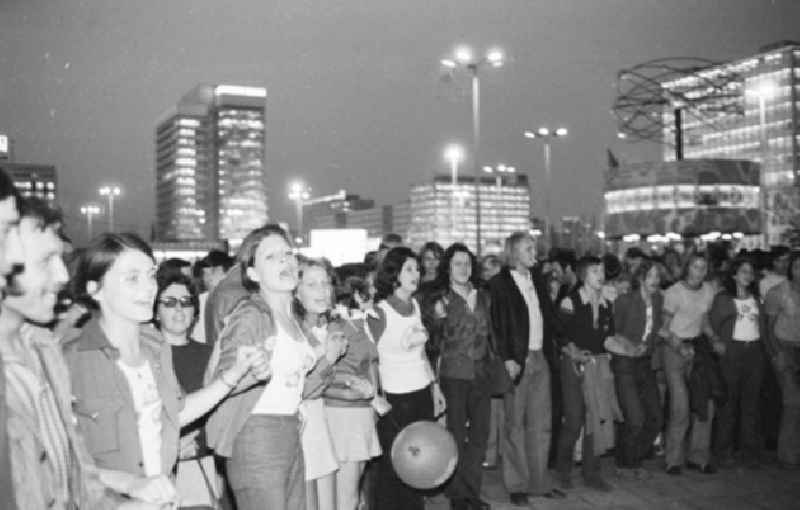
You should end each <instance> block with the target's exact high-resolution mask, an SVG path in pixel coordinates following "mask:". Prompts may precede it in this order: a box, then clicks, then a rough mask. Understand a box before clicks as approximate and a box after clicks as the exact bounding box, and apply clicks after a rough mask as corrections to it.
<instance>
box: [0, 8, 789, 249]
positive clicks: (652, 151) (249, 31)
mask: <svg viewBox="0 0 800 510" xmlns="http://www.w3.org/2000/svg"><path fill="white" fill-rule="evenodd" d="M798 20H800V1H799V0H547V1H545V0H513V1H511V0H508V1H502V0H409V1H405V2H403V1H397V0H393V1H387V0H361V1H355V0H322V1H308V0H287V1H280V2H277V1H270V0H250V1H243V0H235V1H233V0H231V1H224V2H223V1H211V0H136V1H125V0H116V1H114V0H106V1H100V0H0V132H6V133H7V134H9V135H10V136H11V138H13V139H14V141H15V153H16V154H15V155H16V159H17V161H24V162H39V163H51V164H55V165H56V166H57V167H58V171H59V173H60V177H59V179H60V186H61V191H60V197H61V203H62V205H63V207H64V209H65V213H66V215H67V218H68V221H69V226H70V229H71V231H72V232H73V233H74V235H75V237H76V238H78V239H82V238H83V236H84V235H85V233H84V226H83V223H82V219H81V217H80V215H79V213H78V211H79V208H80V205H81V203H83V202H85V201H87V200H96V201H99V199H98V197H97V194H96V187H97V185H98V184H101V183H105V182H117V183H119V184H121V185H122V187H123V189H124V196H123V197H122V198H121V200H120V202H119V205H118V208H117V210H118V213H117V223H118V225H120V227H122V228H125V229H128V230H130V229H134V230H138V231H140V232H141V233H146V234H149V228H150V227H149V225H150V223H151V221H152V216H153V210H154V206H153V183H154V180H153V160H154V155H153V131H154V128H155V122H156V119H157V118H158V117H159V116H160V115H161V114H162V113H164V112H165V111H166V110H167V109H169V107H170V106H172V105H174V104H175V102H176V101H177V100H178V99H179V98H180V97H181V95H183V94H184V93H185V92H186V91H188V90H189V89H190V88H192V87H193V86H194V85H196V84H197V83H200V82H207V83H235V84H244V85H263V86H265V87H267V94H268V98H267V167H268V176H269V177H268V178H269V186H270V199H271V202H270V209H271V216H272V218H273V219H277V220H290V219H292V218H293V217H292V215H291V208H290V207H289V204H288V203H287V199H286V191H287V189H286V188H287V183H288V181H289V180H290V179H292V178H294V177H302V178H303V179H305V180H306V182H308V184H310V185H311V186H312V188H313V193H314V194H320V193H329V192H334V191H336V190H338V189H340V188H346V189H347V190H348V191H351V192H354V193H359V194H361V195H362V196H366V197H371V198H375V199H376V201H377V202H378V203H392V202H396V201H399V200H401V199H403V198H404V197H405V196H407V191H408V185H409V184H410V183H412V182H418V181H420V180H424V179H426V178H427V177H429V176H430V175H432V174H433V173H434V172H437V171H446V170H447V167H446V165H445V163H444V162H443V160H442V149H443V147H444V145H445V144H446V143H447V142H449V141H451V140H460V141H463V142H465V143H467V142H469V140H470V133H471V129H470V103H469V88H468V82H467V81H466V80H464V79H457V80H455V81H452V82H448V81H446V80H442V79H441V72H440V68H439V65H438V62H439V59H440V58H442V57H444V56H446V55H447V54H448V53H449V52H450V51H451V50H452V49H453V47H454V46H455V45H456V44H457V43H460V42H467V43H471V44H472V45H474V47H475V48H476V49H481V48H488V47H490V46H493V45H499V46H501V47H502V48H504V49H505V51H506V52H507V54H508V56H509V58H510V61H509V62H508V64H507V66H506V67H504V68H502V69H500V70H496V71H495V70H491V71H487V72H486V73H485V74H484V75H483V79H482V85H483V95H482V99H483V104H482V106H483V123H482V132H483V133H482V134H483V145H482V151H483V153H482V156H483V158H482V159H483V161H482V162H481V163H499V162H504V163H507V164H511V165H515V166H516V167H517V168H518V169H522V170H524V171H526V172H527V173H528V174H529V175H530V176H531V179H532V183H533V188H534V199H535V200H534V204H533V208H534V212H535V213H538V212H540V211H541V208H540V204H541V196H542V195H541V188H540V186H539V184H540V183H541V182H542V181H543V163H542V153H541V146H540V145H538V144H529V143H526V141H525V140H524V139H523V138H522V131H523V130H524V129H527V128H535V127H538V126H540V125H549V126H553V127H555V126H562V125H563V126H565V127H567V128H569V130H570V136H569V138H568V139H566V140H564V141H559V142H557V143H556V145H555V146H554V148H553V170H554V175H555V176H554V182H553V190H552V199H551V203H552V204H554V213H555V214H556V215H564V214H594V213H596V212H597V211H598V210H599V207H600V204H601V193H600V189H601V178H602V172H603V169H604V167H605V165H606V161H607V159H606V151H605V149H606V147H609V146H611V147H612V148H613V150H614V151H615V152H619V153H621V154H622V156H623V157H628V158H629V159H635V158H641V157H645V156H648V155H649V156H650V157H658V155H659V150H658V147H656V146H655V145H653V144H649V147H648V146H647V144H645V145H644V146H642V145H638V146H635V147H632V146H630V145H626V144H623V143H620V142H618V141H617V140H616V137H615V134H616V126H615V122H614V119H613V117H612V116H611V115H610V112H609V109H610V106H611V104H612V101H613V97H614V81H615V76H616V72H617V71H618V70H619V69H621V68H624V67H630V66H632V65H635V64H637V63H640V62H644V61H647V60H651V59H654V58H662V57H678V56H694V57H705V58H711V59H718V60H722V59H729V58H738V57H743V56H746V55H748V54H750V53H754V52H755V51H756V50H757V49H758V48H759V47H760V46H762V45H764V44H768V43H770V42H774V41H777V40H781V39H795V40H798V39H800V24H798ZM467 164H469V162H468V163H467Z"/></svg>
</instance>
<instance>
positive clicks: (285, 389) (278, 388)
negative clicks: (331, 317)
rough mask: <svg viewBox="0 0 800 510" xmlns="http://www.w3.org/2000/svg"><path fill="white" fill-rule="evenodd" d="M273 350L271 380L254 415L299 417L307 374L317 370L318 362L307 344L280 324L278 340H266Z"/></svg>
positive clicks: (276, 334)
mask: <svg viewBox="0 0 800 510" xmlns="http://www.w3.org/2000/svg"><path fill="white" fill-rule="evenodd" d="M264 344H265V345H266V346H267V348H270V347H271V346H272V349H273V351H272V360H270V367H271V368H272V378H271V379H270V380H269V382H268V383H267V386H266V387H265V388H264V391H263V392H262V393H261V396H260V397H259V399H258V402H256V405H255V406H254V407H253V411H252V413H253V414H278V415H291V414H295V413H297V411H298V409H299V407H300V401H301V400H302V397H303V385H304V384H305V381H306V374H307V373H308V372H309V371H310V370H311V369H312V368H314V365H315V364H316V361H317V358H316V355H315V353H314V349H313V348H312V347H311V345H310V344H309V343H308V340H307V339H305V338H303V339H302V340H295V339H294V338H292V336H291V335H289V333H288V332H286V331H285V330H284V329H283V328H282V327H281V325H280V323H279V322H277V321H276V322H275V336H274V337H270V338H266V339H264Z"/></svg>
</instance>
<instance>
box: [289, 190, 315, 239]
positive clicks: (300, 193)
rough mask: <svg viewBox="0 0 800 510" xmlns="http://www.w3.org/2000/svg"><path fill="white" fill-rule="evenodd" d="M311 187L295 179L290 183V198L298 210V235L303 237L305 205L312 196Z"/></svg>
mask: <svg viewBox="0 0 800 510" xmlns="http://www.w3.org/2000/svg"><path fill="white" fill-rule="evenodd" d="M310 192H311V188H309V187H308V186H306V184H305V183H304V182H303V181H293V182H292V183H291V184H289V200H292V201H294V205H295V211H296V212H297V235H298V236H299V237H301V238H302V237H303V205H304V203H305V201H306V200H308V199H309V198H310V197H311V193H310Z"/></svg>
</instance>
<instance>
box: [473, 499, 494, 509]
mask: <svg viewBox="0 0 800 510" xmlns="http://www.w3.org/2000/svg"><path fill="white" fill-rule="evenodd" d="M468 503H469V510H492V505H490V504H489V503H487V502H486V501H484V500H482V499H480V498H478V499H470V500H468Z"/></svg>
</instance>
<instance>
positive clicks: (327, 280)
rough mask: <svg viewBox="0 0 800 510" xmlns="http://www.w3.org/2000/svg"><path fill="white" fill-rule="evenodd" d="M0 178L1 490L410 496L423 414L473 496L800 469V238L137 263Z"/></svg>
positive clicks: (461, 492)
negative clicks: (606, 461) (486, 477)
mask: <svg viewBox="0 0 800 510" xmlns="http://www.w3.org/2000/svg"><path fill="white" fill-rule="evenodd" d="M63 227H64V225H63V219H62V217H61V215H60V213H59V212H58V211H57V210H54V209H52V208H51V207H49V206H48V205H47V204H46V203H44V202H42V201H40V200H38V199H34V198H22V197H20V195H19V194H18V192H17V191H16V189H15V188H14V186H13V183H12V182H11V180H10V179H9V178H8V176H6V175H5V174H3V173H1V172H0V273H2V275H1V276H2V278H0V285H2V291H3V297H2V302H0V375H2V376H1V377H0V508H7V509H14V508H17V509H20V510H31V509H45V508H55V509H74V508H89V509H94V508H103V509H105V508H131V509H163V508H238V509H239V510H256V509H266V508H268V509H275V510H280V509H285V510H303V509H310V510H316V509H319V510H355V509H361V508H366V509H376V510H391V509H398V510H413V509H420V510H421V509H423V508H424V506H425V500H426V498H427V497H430V496H431V493H430V492H424V491H421V490H418V489H415V488H413V487H411V486H409V485H408V484H406V483H405V482H404V481H403V480H402V479H401V478H400V476H398V474H397V473H396V471H395V466H394V464H393V462H392V458H391V455H389V452H390V451H391V448H392V444H393V441H394V439H395V438H396V437H397V436H398V434H399V433H400V431H401V430H403V428H404V427H406V426H407V425H409V424H411V423H413V422H416V421H419V420H429V421H435V420H440V421H441V422H442V423H443V424H444V425H443V426H446V427H447V429H448V430H449V431H450V432H451V434H452V436H453V438H454V440H455V443H456V445H457V449H458V461H457V464H456V467H455V469H454V472H453V473H452V475H451V476H450V477H449V478H448V479H447V480H446V481H445V482H444V483H443V485H442V487H441V489H442V490H443V492H444V494H445V495H446V497H447V498H448V499H449V502H450V505H451V508H453V509H455V510H476V509H488V508H490V505H489V504H488V503H486V502H485V501H483V499H482V497H481V493H482V490H481V489H482V487H481V486H482V478H483V472H484V470H486V469H495V468H499V469H500V470H501V476H502V480H503V483H504V485H505V488H506V490H507V491H508V494H509V498H510V501H511V503H512V504H514V505H520V506H525V505H528V504H529V499H530V498H565V497H568V494H569V491H570V489H572V488H573V483H574V480H575V478H574V477H573V476H572V471H573V469H574V468H575V466H576V465H577V464H580V466H581V467H580V470H581V474H582V478H583V485H584V486H586V487H588V488H590V489H592V490H597V491H610V490H613V484H612V483H609V481H608V475H609V472H608V470H603V469H602V468H601V458H602V457H603V456H607V455H613V458H614V464H615V466H616V469H615V471H614V476H618V477H623V478H630V479H637V480H641V481H642V482H643V483H646V480H648V479H649V478H651V477H652V476H653V472H652V471H653V465H654V464H652V463H649V464H647V466H648V467H645V464H644V463H643V462H644V461H645V460H647V459H650V458H655V457H658V456H663V463H662V465H663V469H664V470H665V471H666V473H667V474H669V475H674V476H678V475H680V474H681V473H682V471H683V470H684V469H693V470H697V471H698V472H700V473H703V474H707V475H713V474H714V473H716V472H717V469H725V468H731V467H734V466H739V467H742V468H746V469H757V468H758V467H759V466H760V465H762V464H763V463H764V462H765V457H764V451H765V448H766V447H770V448H775V449H776V450H777V459H778V462H779V463H780V465H781V466H782V467H784V468H787V469H798V468H800V254H798V253H796V252H791V251H790V250H789V249H788V248H783V247H776V248H774V249H772V250H771V251H769V252H762V251H754V252H746V251H741V252H737V253H731V250H730V249H728V248H729V247H726V246H713V247H708V249H707V250H706V252H701V251H699V250H698V249H697V248H696V247H695V245H692V244H686V245H685V246H684V247H682V250H681V251H680V252H679V251H676V250H673V249H671V248H670V249H667V250H663V251H661V252H659V253H652V254H645V253H644V252H643V251H642V250H640V249H639V248H631V249H628V250H627V251H626V252H625V253H624V255H623V256H622V257H621V258H620V257H617V256H615V255H613V254H605V255H603V256H602V257H597V256H593V255H591V254H586V255H582V256H581V257H578V256H577V255H576V254H575V253H574V252H571V251H569V250H551V251H550V253H549V254H548V256H547V257H539V256H538V255H539V254H538V253H537V240H536V239H534V238H533V237H531V236H530V235H529V234H528V233H525V232H520V233H515V234H513V235H511V236H510V237H509V238H508V239H507V240H506V246H505V252H504V254H502V255H487V256H485V257H484V258H482V259H481V260H478V259H477V258H476V255H475V254H474V253H473V252H472V251H471V250H470V249H469V248H468V247H467V246H465V245H464V244H461V243H455V244H453V245H451V246H449V247H447V248H446V249H444V248H443V247H441V246H440V245H439V244H437V243H436V242H433V241H432V242H429V243H427V244H425V245H424V246H423V248H422V249H421V251H420V252H419V253H417V252H415V251H413V250H412V249H411V248H409V247H406V246H403V245H402V239H401V238H400V237H399V236H396V235H389V236H386V237H385V238H384V240H383V243H382V244H381V246H380V249H379V250H378V251H377V252H374V253H370V254H368V255H367V257H366V258H365V263H364V264H361V265H357V266H352V265H351V266H345V267H341V268H334V267H332V266H331V264H330V263H328V262H327V261H326V260H323V259H315V258H308V257H304V256H301V255H298V254H297V252H296V250H295V248H294V247H293V246H292V243H291V240H290V237H289V236H288V235H287V233H286V232H285V231H284V230H283V229H282V228H281V227H279V226H277V225H265V226H263V227H261V228H257V229H255V230H253V231H252V232H250V233H249V235H247V237H246V238H245V239H244V240H243V242H242V244H241V246H240V247H239V249H238V252H237V253H236V255H235V256H234V257H231V256H229V255H228V254H226V253H224V252H220V251H212V252H210V253H209V254H208V255H207V256H206V257H204V258H203V259H201V260H199V261H196V262H194V263H191V262H190V261H182V260H178V259H168V260H166V261H163V262H161V263H160V264H157V263H156V260H155V259H154V257H153V253H152V251H151V248H150V247H149V246H148V244H147V243H146V242H145V241H144V240H142V239H141V238H140V237H139V236H137V235H135V234H120V233H104V234H101V235H99V236H97V237H95V238H94V239H92V240H91V241H90V242H89V243H88V245H87V246H85V247H81V248H73V247H72V245H71V243H70V241H69V239H68V237H67V236H66V235H65V233H64V228H63Z"/></svg>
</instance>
